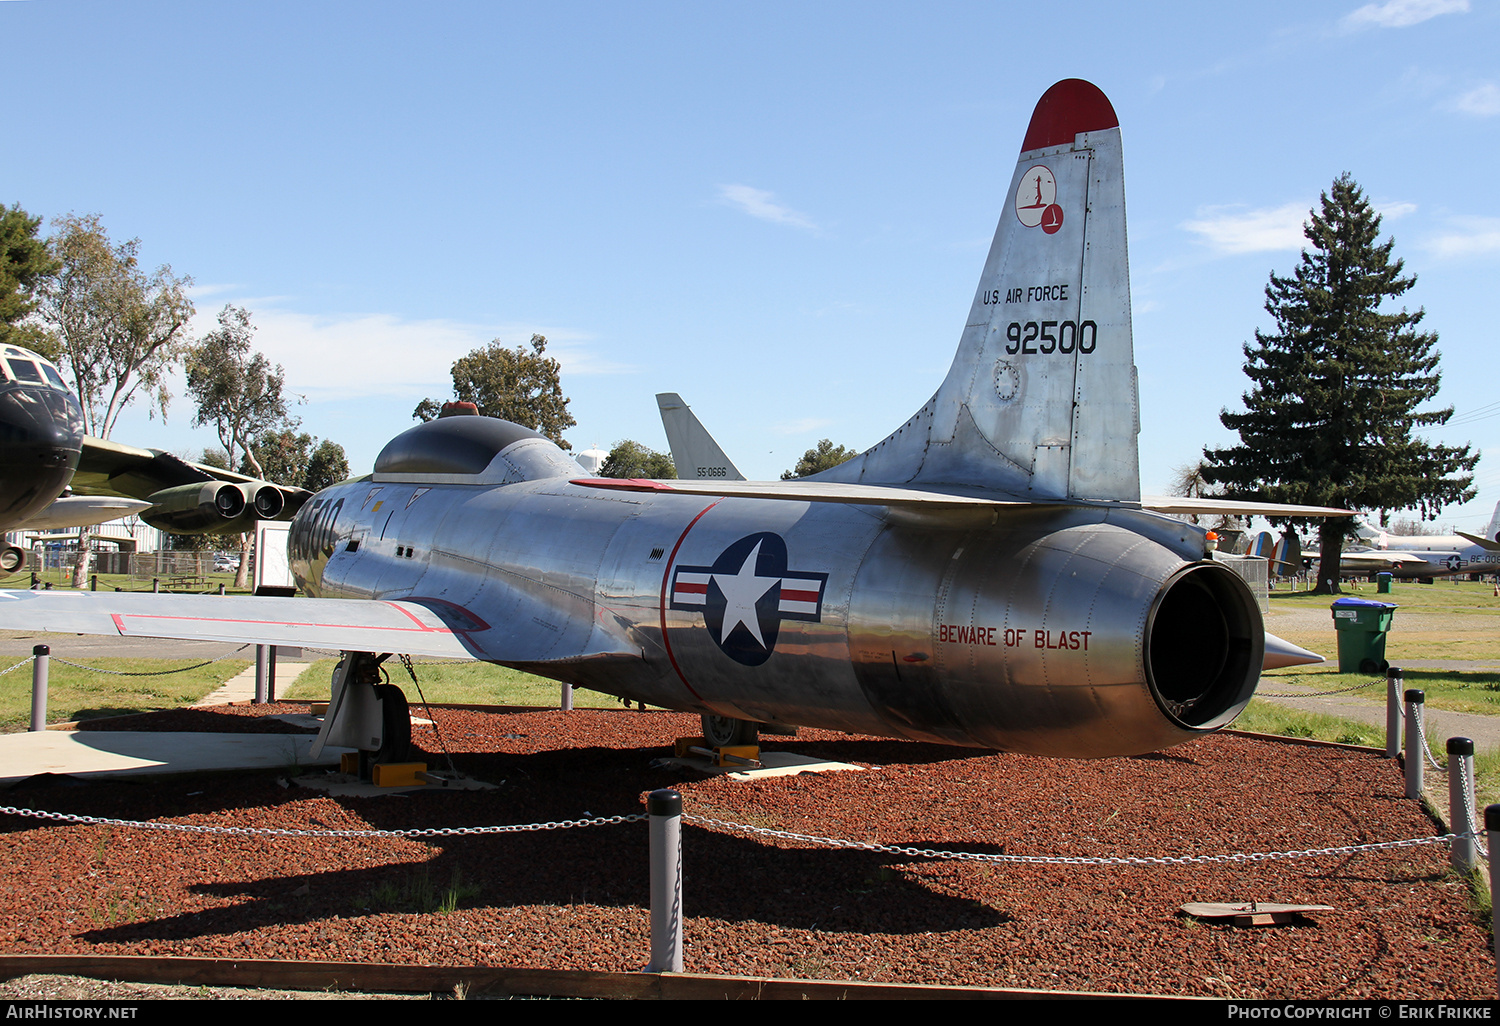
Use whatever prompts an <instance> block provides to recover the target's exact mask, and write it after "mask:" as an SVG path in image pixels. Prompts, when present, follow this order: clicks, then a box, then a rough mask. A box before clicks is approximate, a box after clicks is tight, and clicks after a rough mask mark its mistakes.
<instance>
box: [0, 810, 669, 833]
mask: <svg viewBox="0 0 1500 1026" xmlns="http://www.w3.org/2000/svg"><path fill="white" fill-rule="evenodd" d="M0 814H5V815H10V816H25V817H29V818H31V819H45V820H50V821H52V822H59V823H79V824H82V825H84V826H109V827H126V828H129V829H134V830H159V831H165V832H168V833H185V834H221V835H223V834H228V835H232V836H237V837H341V838H354V837H395V838H406V839H411V838H418V837H462V836H467V835H474V834H522V833H530V832H534V831H538V830H569V829H573V828H575V827H590V826H610V825H612V824H615V823H637V822H640V821H642V820H644V819H645V818H646V814H645V813H644V812H637V813H632V814H631V815H629V816H593V817H590V818H589V819H561V820H553V821H550V822H546V823H516V824H511V825H508V826H478V827H418V828H413V829H410V830H294V829H290V828H283V827H225V826H209V825H207V824H200V823H159V822H156V821H154V820H138V819H106V818H104V817H102V816H79V815H74V814H73V813H69V812H48V811H46V810H39V809H18V808H15V807H14V806H10V805H0Z"/></svg>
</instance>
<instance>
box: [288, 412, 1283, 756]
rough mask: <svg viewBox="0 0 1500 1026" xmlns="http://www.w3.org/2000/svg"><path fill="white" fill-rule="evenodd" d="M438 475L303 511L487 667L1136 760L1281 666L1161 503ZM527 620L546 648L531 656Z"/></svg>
mask: <svg viewBox="0 0 1500 1026" xmlns="http://www.w3.org/2000/svg"><path fill="white" fill-rule="evenodd" d="M536 441H537V443H539V444H542V445H546V446H550V444H551V443H546V442H544V441H543V440H541V439H537V440H536ZM556 456H557V457H559V458H561V459H563V460H566V457H565V456H563V454H562V453H561V452H560V451H558V452H556ZM568 462H571V461H568ZM441 476H448V475H441ZM578 476H580V477H581V476H582V472H581V471H579V474H578ZM434 477H435V475H420V474H419V475H409V477H408V479H407V480H402V479H401V475H393V474H379V473H377V474H375V475H372V476H370V477H368V478H362V479H360V480H357V481H353V482H348V483H345V484H342V485H337V486H334V487H333V488H330V489H327V490H325V491H323V492H321V493H319V494H318V496H316V497H315V499H314V500H313V501H311V502H309V503H308V504H307V505H306V506H304V507H303V509H302V511H301V513H299V515H298V517H297V519H296V520H295V521H294V523H293V527H292V533H291V543H290V544H291V555H292V566H293V571H294V573H295V574H296V575H297V576H298V578H299V584H300V586H301V587H302V589H303V590H304V591H305V592H307V593H308V594H311V595H315V596H321V597H341V598H362V599H409V600H412V601H416V602H420V603H423V604H431V605H432V606H433V607H434V608H441V609H444V610H446V611H448V615H450V616H451V617H452V618H453V621H454V622H456V623H458V624H459V625H460V626H462V627H466V628H467V629H465V630H463V631H462V635H463V637H464V639H465V644H466V645H467V646H468V647H469V649H470V651H471V652H472V653H473V654H474V655H475V656H476V657H477V658H480V659H488V660H490V661H494V662H500V663H503V664H505V665H509V666H515V667H517V668H520V669H524V670H528V671H530V672H534V673H538V674H541V675H544V676H548V677H552V678H555V679H558V680H563V681H568V682H571V683H574V684H578V685H580V686H585V687H589V688H592V689H594V690H598V691H602V692H606V693H609V694H615V695H619V696H621V697H624V698H627V699H631V700H638V701H644V702H648V703H651V704H654V705H660V706H664V707H667V708H674V709H682V710H686V711H691V712H698V713H708V714H715V715H722V716H730V717H735V718H738V719H746V720H758V721H762V722H771V723H785V724H789V725H802V726H818V727H825V728H831V729H838V730H846V731H851V732H860V733H872V734H881V735H889V736H900V737H908V738H914V739H921V740H931V741H945V742H950V743H956V744H963V745H974V746H981V747H986V748H998V749H1006V750H1014V751H1026V752H1033V753H1037V754H1046V755H1057V756H1100V755H1121V754H1135V753H1140V752H1145V751H1151V750H1155V749H1158V748H1161V747H1164V746H1166V745H1171V744H1175V743H1178V742H1180V741H1183V740H1186V739H1187V738H1189V737H1192V736H1194V735H1196V734H1199V733H1202V732H1204V731H1206V730H1209V729H1213V728H1215V727H1218V726H1222V725H1223V723H1225V722H1227V721H1228V720H1229V719H1232V718H1233V715H1234V714H1236V713H1237V712H1238V711H1239V709H1240V708H1242V706H1243V704H1244V702H1245V701H1247V700H1248V698H1249V695H1250V692H1251V691H1253V688H1254V683H1255V680H1256V678H1257V677H1258V673H1259V668H1260V665H1261V658H1262V647H1263V644H1264V641H1263V633H1262V625H1261V620H1260V616H1259V612H1258V610H1257V608H1256V607H1255V604H1254V601H1253V599H1252V598H1251V596H1250V594H1249V592H1248V590H1247V589H1246V588H1245V587H1244V585H1243V584H1242V583H1241V582H1240V581H1239V579H1238V578H1237V577H1236V576H1235V575H1234V574H1233V573H1232V572H1230V571H1229V570H1227V569H1226V568H1224V567H1222V566H1220V565H1218V564H1214V563H1211V562H1203V561H1201V560H1199V559H1198V558H1197V557H1200V556H1201V554H1202V547H1201V546H1202V541H1201V537H1199V536H1198V535H1197V534H1196V532H1193V531H1191V529H1188V528H1186V527H1185V526H1184V525H1182V524H1180V523H1178V522H1176V521H1173V520H1169V519H1167V518H1163V517H1158V516H1155V515H1152V514H1148V513H1141V512H1139V511H1134V510H1127V509H1119V508H1115V509H1107V508H1089V507H1081V506H1075V507H1062V506H1037V507H1025V508H1018V509H1016V510H1015V511H1013V512H1012V511H1005V512H1002V513H1000V514H998V515H989V514H986V515H985V517H984V521H985V522H984V523H982V524H980V523H976V522H974V520H973V518H972V517H971V518H969V519H968V520H967V521H965V522H963V523H959V524H956V525H953V526H944V525H943V524H941V523H930V522H917V523H903V522H902V519H903V518H901V517H899V516H892V515H891V514H890V511H888V510H887V509H886V508H885V507H872V506H854V505H841V504H833V503H816V502H784V501H767V500H759V499H744V498H718V499H715V498H713V497H702V496H692V495H680V494H653V493H639V492H632V493H621V492H616V491H609V490H601V489H598V488H591V487H587V486H582V485H579V484H574V483H572V482H571V479H570V477H569V476H562V477H553V478H545V479H541V480H523V481H515V482H513V483H508V484H501V485H493V484H457V483H438V482H436V481H435V480H433V478H434ZM991 520H993V522H990V521H991ZM518 629H520V630H524V632H525V633H526V636H527V639H528V644H529V645H531V649H532V651H531V652H530V653H529V656H528V658H524V659H516V658H514V657H513V653H514V652H515V643H514V635H515V632H516V631H517V630H518ZM590 635H597V636H603V637H607V638H612V639H616V640H617V641H618V642H619V643H618V644H616V645H615V648H614V651H612V652H611V653H610V654H609V656H608V657H604V656H600V657H591V656H590V655H589V654H588V653H589V652H590V651H594V650H599V649H601V648H603V647H607V646H601V645H600V644H598V643H597V642H598V637H597V636H596V637H595V639H594V642H593V643H591V641H590ZM492 637H493V638H495V639H499V640H496V642H495V643H494V644H491V640H490V639H491V638H492ZM622 649H624V650H628V654H623V655H622V654H621V650H622ZM554 651H555V653H556V656H555V657H554V656H553V654H552V653H553V652H554ZM505 652H510V653H512V655H511V656H507V655H505V654H504V653H505ZM580 652H583V653H585V654H583V655H578V654H577V653H580Z"/></svg>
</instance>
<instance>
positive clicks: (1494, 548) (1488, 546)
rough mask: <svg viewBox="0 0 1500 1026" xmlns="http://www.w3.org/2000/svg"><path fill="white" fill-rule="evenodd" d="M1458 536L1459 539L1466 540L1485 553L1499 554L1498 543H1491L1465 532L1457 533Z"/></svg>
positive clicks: (1499, 546)
mask: <svg viewBox="0 0 1500 1026" xmlns="http://www.w3.org/2000/svg"><path fill="white" fill-rule="evenodd" d="M1458 536H1459V537H1460V538H1467V539H1468V540H1469V541H1471V542H1473V543H1474V544H1475V545H1478V546H1479V547H1480V548H1482V549H1484V550H1486V551H1487V552H1500V542H1495V541H1491V540H1490V539H1488V538H1481V537H1479V535H1477V534H1470V533H1469V532H1467V531H1459V532H1458Z"/></svg>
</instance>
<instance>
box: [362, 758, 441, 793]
mask: <svg viewBox="0 0 1500 1026" xmlns="http://www.w3.org/2000/svg"><path fill="white" fill-rule="evenodd" d="M426 772H427V764H426V763H425V762H377V763H376V764H375V765H373V766H371V767H370V783H372V784H374V785H375V786H376V787H420V786H421V785H423V784H425V783H427V781H425V780H423V779H422V775H423V774H425V773H426Z"/></svg>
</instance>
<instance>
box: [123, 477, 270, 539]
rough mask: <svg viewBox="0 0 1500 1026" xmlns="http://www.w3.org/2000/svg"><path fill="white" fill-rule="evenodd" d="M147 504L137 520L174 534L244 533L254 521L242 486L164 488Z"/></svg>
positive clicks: (212, 483)
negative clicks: (148, 506)
mask: <svg viewBox="0 0 1500 1026" xmlns="http://www.w3.org/2000/svg"><path fill="white" fill-rule="evenodd" d="M150 501H151V508H150V509H148V510H146V511H145V512H143V513H142V514H141V519H142V520H144V521H146V523H148V524H150V525H151V526H152V527H157V528H160V529H161V530H163V531H170V532H172V533H174V534H206V533H209V532H227V533H234V532H236V531H238V530H248V529H249V525H250V524H251V523H253V522H254V521H255V511H254V510H253V509H251V508H250V507H249V505H248V503H247V501H246V495H245V489H244V487H242V486H241V485H237V484H230V483H227V482H224V481H208V482H204V483H203V484H187V485H179V486H177V487H176V488H165V489H163V490H162V491H159V492H156V493H154V494H153V495H152V496H151V500H150Z"/></svg>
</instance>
